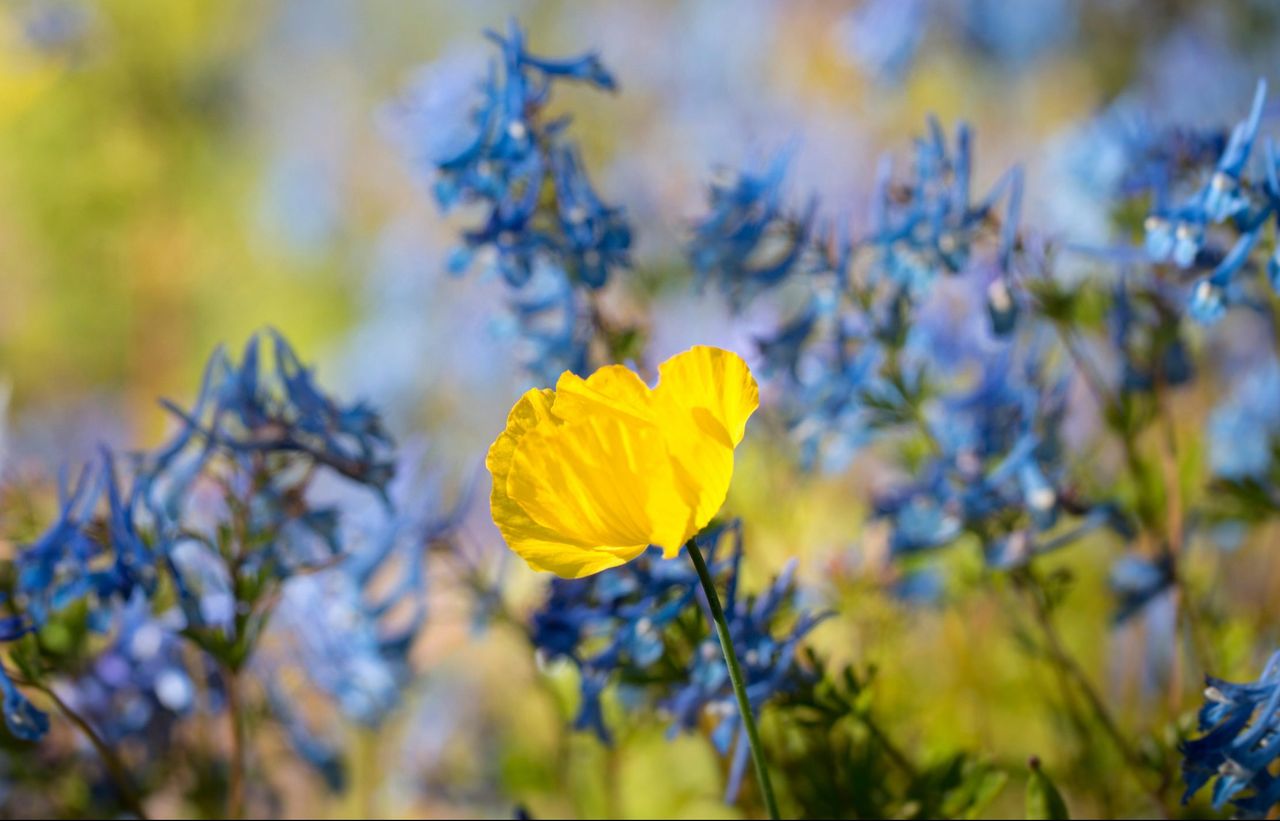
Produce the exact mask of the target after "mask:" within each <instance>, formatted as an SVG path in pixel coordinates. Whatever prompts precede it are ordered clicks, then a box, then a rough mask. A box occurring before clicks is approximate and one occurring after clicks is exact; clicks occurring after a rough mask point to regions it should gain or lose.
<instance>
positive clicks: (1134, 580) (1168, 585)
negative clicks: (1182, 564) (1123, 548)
mask: <svg viewBox="0 0 1280 821" xmlns="http://www.w3.org/2000/svg"><path fill="white" fill-rule="evenodd" d="M1110 582H1111V590H1112V592H1113V593H1114V594H1115V596H1116V612H1115V617H1114V618H1115V621H1116V622H1117V623H1121V622H1125V621H1128V620H1129V619H1130V618H1131V617H1133V616H1135V615H1137V614H1138V613H1141V612H1142V611H1143V610H1145V609H1146V607H1147V606H1148V605H1149V604H1151V603H1152V602H1153V601H1155V600H1156V599H1158V598H1160V597H1161V596H1162V595H1164V594H1165V593H1167V592H1169V591H1171V590H1172V589H1173V586H1174V584H1175V583H1176V580H1175V579H1174V575H1173V564H1172V562H1171V561H1170V560H1169V559H1168V558H1167V557H1160V558H1157V559H1151V558H1147V557H1145V556H1138V555H1134V554H1130V555H1127V556H1123V557H1121V558H1120V559H1119V560H1117V561H1116V562H1115V563H1114V564H1113V565H1112V566H1111V578H1110Z"/></svg>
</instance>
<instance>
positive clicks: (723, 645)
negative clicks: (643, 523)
mask: <svg viewBox="0 0 1280 821" xmlns="http://www.w3.org/2000/svg"><path fill="white" fill-rule="evenodd" d="M685 547H687V548H688V550H689V558H691V559H693V566H694V568H696V569H697V571H698V579H699V580H701V582H702V590H703V592H705V593H706V594H707V604H708V605H709V606H710V607H711V619H712V621H714V622H715V624H716V635H717V636H719V637H720V649H721V650H723V651H724V661H725V664H726V665H728V667H729V681H730V682H731V683H732V684H733V694H734V695H735V696H737V698H738V713H739V715H741V717H742V726H743V727H745V728H746V730H747V742H748V743H749V744H750V745H751V761H752V763H754V764H755V767H756V781H757V782H758V783H759V784H760V793H761V795H763V796H764V805H765V807H766V808H767V809H768V811H769V817H770V818H772V819H774V821H777V819H779V818H781V817H782V816H780V815H779V814H778V799H777V798H775V797H774V795H773V784H772V783H771V782H770V781H769V770H768V768H767V767H766V766H765V761H764V749H763V748H762V746H761V744H760V731H759V730H758V729H757V728H756V719H755V716H754V715H752V713H751V702H750V700H748V699H747V682H746V680H745V679H744V678H743V677H742V668H741V667H740V666H739V665H738V654H737V653H735V652H734V651H733V639H732V638H731V637H730V636H729V623H728V622H727V621H726V620H725V617H724V608H722V607H721V606H720V596H718V595H717V594H716V585H715V581H714V580H713V579H712V578H711V571H710V570H708V569H707V560H706V559H704V558H702V551H701V550H699V549H698V542H697V539H690V540H689V543H688V544H686V545H685Z"/></svg>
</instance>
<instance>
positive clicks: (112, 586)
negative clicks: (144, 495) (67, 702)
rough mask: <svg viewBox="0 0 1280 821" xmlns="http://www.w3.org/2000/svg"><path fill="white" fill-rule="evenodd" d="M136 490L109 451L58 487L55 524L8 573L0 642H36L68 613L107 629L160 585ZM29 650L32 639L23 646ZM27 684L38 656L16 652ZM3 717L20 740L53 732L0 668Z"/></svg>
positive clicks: (90, 625) (98, 629)
mask: <svg viewBox="0 0 1280 821" xmlns="http://www.w3.org/2000/svg"><path fill="white" fill-rule="evenodd" d="M136 501H137V495H136V493H128V494H126V493H125V492H123V491H122V489H121V487H120V483H119V477H118V476H117V472H116V465H115V461H114V459H113V458H112V457H111V456H110V455H109V454H106V453H104V454H103V455H102V457H101V458H100V460H99V461H98V462H97V463H95V464H93V465H90V466H88V467H86V468H85V469H84V470H83V471H81V473H80V475H79V477H78V478H77V479H76V481H75V483H74V485H72V486H71V487H68V486H67V485H66V484H65V483H64V484H63V486H62V487H61V490H60V501H59V513H58V517H57V519H56V521H55V522H54V523H53V524H52V525H51V526H50V527H49V528H48V530H46V531H45V533H44V534H43V535H42V536H40V538H38V539H37V540H36V541H35V542H33V543H31V544H29V545H26V546H24V547H23V548H21V549H20V550H19V552H18V554H17V556H16V557H15V558H14V559H13V561H12V563H11V566H10V567H8V568H6V569H7V570H8V573H7V574H6V575H7V584H8V585H9V587H8V590H7V591H6V594H5V598H4V607H5V608H6V610H7V611H8V613H7V615H6V616H5V617H4V618H3V619H2V620H0V631H2V632H0V641H4V642H11V643H12V642H20V641H22V640H23V639H24V638H27V637H30V638H31V639H32V640H38V637H39V636H40V631H43V630H45V629H47V628H48V627H49V626H50V625H52V624H53V623H55V622H56V621H58V620H59V619H61V618H63V617H64V616H65V615H67V614H68V613H69V611H74V612H71V615H70V616H69V617H70V618H73V619H74V618H76V617H80V618H81V619H82V620H83V622H84V624H85V626H86V628H87V629H89V630H92V631H94V632H98V633H104V632H106V631H108V630H109V629H110V628H111V627H112V626H113V624H114V623H115V621H116V616H117V614H118V613H119V612H120V610H121V608H122V607H123V605H124V604H125V603H126V602H129V601H130V600H131V599H133V598H134V596H135V594H138V595H142V596H146V595H149V594H150V593H151V592H152V591H153V590H154V589H155V587H156V582H157V578H156V569H155V561H154V559H153V552H152V548H151V547H150V545H149V544H148V543H147V542H146V541H145V540H144V539H143V538H142V536H141V535H140V534H139V530H138V527H137V524H136V521H135V511H136V504H135V503H136ZM24 644H27V645H29V642H27V643H24ZM10 660H11V661H12V662H13V663H14V664H16V665H17V666H18V668H19V671H20V673H21V674H22V677H23V678H24V679H28V680H29V679H32V678H34V677H35V676H36V675H38V673H39V670H38V664H37V662H38V659H37V658H33V657H31V655H30V654H29V653H21V654H19V653H11V655H10ZM0 688H3V690H4V716H5V723H6V725H7V726H8V727H9V730H10V731H11V732H12V733H13V734H14V735H15V736H17V737H19V738H23V739H26V740H36V739H38V738H40V737H42V736H43V735H44V734H45V733H46V732H47V731H48V729H49V721H48V717H47V716H46V715H45V714H44V713H42V712H41V711H40V710H38V709H36V707H35V706H34V705H33V704H32V703H31V702H30V701H29V699H28V698H27V697H26V695H24V694H23V692H22V691H21V690H19V689H18V687H17V686H15V684H14V682H13V680H12V678H11V676H10V674H9V673H8V672H6V671H5V670H4V669H3V668H0Z"/></svg>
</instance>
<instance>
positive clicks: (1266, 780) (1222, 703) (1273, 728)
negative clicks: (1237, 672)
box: [1182, 653, 1280, 818]
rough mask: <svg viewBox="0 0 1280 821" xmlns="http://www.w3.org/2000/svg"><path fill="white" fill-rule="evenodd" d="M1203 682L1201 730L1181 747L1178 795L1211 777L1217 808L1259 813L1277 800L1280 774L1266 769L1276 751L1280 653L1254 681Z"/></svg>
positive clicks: (1192, 792)
mask: <svg viewBox="0 0 1280 821" xmlns="http://www.w3.org/2000/svg"><path fill="white" fill-rule="evenodd" d="M1205 683H1206V685H1207V686H1206V687H1205V704H1204V707H1202V708H1201V710H1200V716H1199V726H1200V731H1201V732H1202V733H1204V735H1202V736H1200V737H1199V738H1196V739H1192V740H1191V741H1188V742H1186V743H1185V744H1184V745H1183V748H1182V752H1183V762H1182V776H1183V778H1184V780H1185V781H1186V784H1187V790H1186V793H1185V795H1184V796H1183V801H1184V802H1185V801H1189V800H1190V799H1191V797H1192V796H1193V795H1195V794H1196V793H1197V792H1199V791H1200V789H1201V788H1203V787H1204V786H1205V785H1206V784H1208V783H1209V782H1210V781H1213V780H1215V779H1216V781H1215V783H1214V785H1213V806H1214V807H1215V808H1216V809H1222V807H1224V806H1225V805H1226V804H1227V802H1231V803H1233V804H1234V805H1235V807H1236V809H1237V810H1238V811H1239V812H1240V813H1242V817H1246V818H1264V817H1266V815H1267V813H1268V812H1270V811H1271V810H1272V809H1273V808H1274V807H1275V805H1276V804H1277V803H1280V778H1277V777H1276V776H1275V775H1273V774H1272V773H1271V772H1270V767H1271V765H1272V764H1273V763H1274V762H1275V760H1276V756H1277V755H1280V743H1277V741H1278V739H1280V725H1277V722H1278V721H1280V653H1276V654H1274V655H1272V656H1271V659H1270V660H1269V661H1268V662H1267V666H1266V667H1265V668H1264V669H1263V671H1262V676H1261V677H1260V678H1259V679H1258V680H1257V681H1256V682H1251V683H1249V684H1233V683H1231V682H1228V681H1223V680H1221V679H1216V678H1212V677H1210V678H1206V681H1205ZM1246 791H1247V792H1248V794H1247V795H1243V796H1242V794H1244V793H1246Z"/></svg>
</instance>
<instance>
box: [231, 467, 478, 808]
mask: <svg viewBox="0 0 1280 821" xmlns="http://www.w3.org/2000/svg"><path fill="white" fill-rule="evenodd" d="M411 450H416V449H411ZM408 461H409V460H408V459H403V460H402V465H401V466H400V469H398V470H397V471H396V477H395V479H394V480H393V481H392V482H391V485H390V487H389V488H388V496H389V498H390V500H391V503H392V504H391V506H390V507H388V506H386V505H383V504H381V503H377V502H376V501H373V500H369V499H368V498H365V499H360V498H349V497H350V496H351V494H350V493H344V492H343V490H344V489H341V488H339V489H337V490H338V492H339V493H341V494H342V501H343V502H344V504H343V505H342V509H343V520H342V525H341V529H340V531H339V538H340V540H341V542H342V545H343V559H342V560H341V561H340V562H339V563H338V564H337V565H335V566H333V567H330V568H327V569H325V570H321V571H319V572H316V573H309V574H304V575H298V576H295V577H293V578H290V579H288V580H287V581H286V582H285V583H284V585H283V587H282V589H281V598H280V602H279V604H278V605H277V607H276V612H275V615H274V617H273V618H272V622H271V625H270V627H269V629H268V631H267V633H266V635H265V636H264V637H263V642H262V647H261V648H260V649H259V651H258V653H257V655H256V656H255V660H254V667H255V669H256V670H257V671H258V672H259V673H260V675H261V676H262V677H263V678H264V679H265V680H267V681H268V682H271V686H270V691H269V695H270V699H271V701H272V703H273V705H275V706H276V708H277V709H275V711H274V712H275V717H276V719H277V721H279V722H280V724H281V725H282V726H283V727H284V728H285V731H286V734H287V735H288V737H289V739H290V743H291V744H292V745H293V747H294V749H295V751H296V752H297V753H298V755H299V756H301V757H302V759H303V760H305V761H307V762H308V763H309V764H311V765H312V766H313V767H315V768H316V769H317V770H318V771H319V772H320V774H321V775H322V776H323V777H324V778H325V780H326V783H328V784H329V785H330V786H331V787H332V788H334V789H339V788H340V787H341V786H342V784H343V783H344V777H345V775H344V773H345V768H344V763H343V759H342V755H341V750H342V748H343V746H344V745H343V742H342V740H341V738H340V736H339V734H338V733H336V732H335V730H334V728H333V727H329V728H327V729H325V730H321V729H320V728H318V727H314V726H312V724H311V723H309V722H308V719H307V716H306V715H304V713H303V711H300V710H297V709H295V708H294V707H293V706H292V705H296V704H300V703H309V702H310V701H311V700H313V699H314V697H315V696H317V695H318V696H319V697H321V698H323V699H324V700H325V701H327V702H330V703H332V705H333V706H334V707H335V708H336V709H337V710H338V712H340V713H341V714H342V715H343V716H344V717H346V718H347V719H350V720H351V721H354V722H356V723H357V724H360V725H362V726H365V727H369V728H377V727H379V726H381V725H382V724H383V723H384V722H385V721H386V720H387V718H388V717H389V716H390V715H391V714H392V712H393V711H394V710H395V708H396V707H398V706H399V704H400V700H401V695H402V692H403V689H404V687H405V686H406V684H407V683H408V681H409V679H410V678H411V676H412V672H413V671H412V669H411V667H410V663H409V653H410V650H411V649H412V647H413V643H414V641H415V639H416V638H417V637H418V635H419V633H420V632H421V629H422V627H423V625H424V623H425V620H426V614H427V603H426V592H427V573H426V554H427V551H428V549H429V548H430V547H431V546H432V545H433V544H434V543H435V542H437V541H439V540H442V539H444V538H446V537H447V536H448V535H449V533H450V532H451V531H452V529H453V528H454V526H455V525H456V521H457V517H458V513H457V510H460V509H461V506H459V507H458V508H457V509H456V510H455V511H452V512H446V511H444V510H443V509H442V508H441V505H440V503H439V499H438V497H439V487H438V483H437V482H434V481H424V479H423V477H422V476H421V475H420V474H419V472H418V471H417V470H415V469H414V467H415V466H414V465H405V464H403V463H404V462H408ZM406 468H408V469H406Z"/></svg>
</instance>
